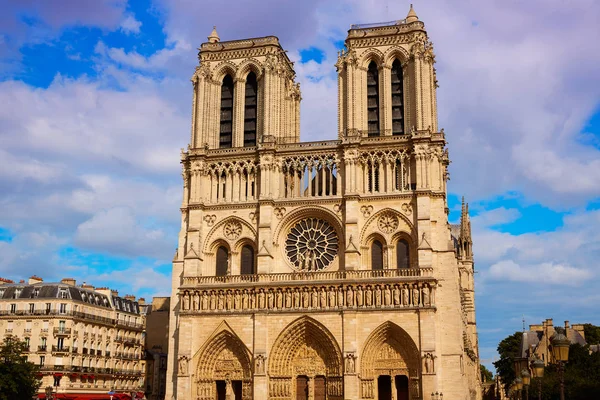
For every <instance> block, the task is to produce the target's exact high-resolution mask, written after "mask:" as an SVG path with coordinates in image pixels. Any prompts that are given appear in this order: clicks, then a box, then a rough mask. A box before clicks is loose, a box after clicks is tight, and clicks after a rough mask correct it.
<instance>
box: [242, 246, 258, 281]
mask: <svg viewBox="0 0 600 400" xmlns="http://www.w3.org/2000/svg"><path fill="white" fill-rule="evenodd" d="M241 262H242V263H241V274H242V275H252V274H254V273H255V271H254V249H253V248H252V247H251V246H249V245H245V246H244V247H242V256H241Z"/></svg>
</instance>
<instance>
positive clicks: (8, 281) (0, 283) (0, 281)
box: [0, 278, 15, 285]
mask: <svg viewBox="0 0 600 400" xmlns="http://www.w3.org/2000/svg"><path fill="white" fill-rule="evenodd" d="M8 283H15V281H11V280H10V279H6V278H0V285H4V284H8Z"/></svg>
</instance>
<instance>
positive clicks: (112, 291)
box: [110, 290, 119, 297]
mask: <svg viewBox="0 0 600 400" xmlns="http://www.w3.org/2000/svg"><path fill="white" fill-rule="evenodd" d="M110 294H111V295H113V296H114V297H119V291H118V290H111V291H110Z"/></svg>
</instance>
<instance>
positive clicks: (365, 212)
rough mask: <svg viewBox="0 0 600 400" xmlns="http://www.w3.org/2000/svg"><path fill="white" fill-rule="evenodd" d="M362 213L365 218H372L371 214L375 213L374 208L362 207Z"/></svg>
mask: <svg viewBox="0 0 600 400" xmlns="http://www.w3.org/2000/svg"><path fill="white" fill-rule="evenodd" d="M360 212H361V213H362V215H363V217H365V218H367V217H370V216H371V213H372V212H373V206H362V207H361V208H360Z"/></svg>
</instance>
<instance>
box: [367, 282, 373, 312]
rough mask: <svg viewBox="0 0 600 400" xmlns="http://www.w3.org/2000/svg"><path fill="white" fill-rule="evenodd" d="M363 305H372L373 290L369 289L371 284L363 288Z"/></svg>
mask: <svg viewBox="0 0 600 400" xmlns="http://www.w3.org/2000/svg"><path fill="white" fill-rule="evenodd" d="M365 305H366V306H367V307H369V306H371V305H373V291H372V290H371V286H367V289H366V290H365Z"/></svg>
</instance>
